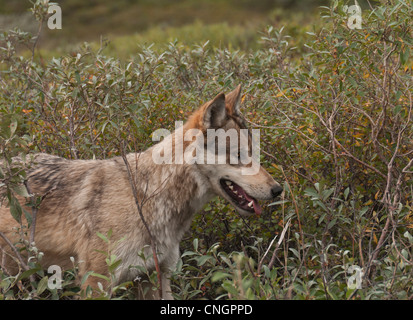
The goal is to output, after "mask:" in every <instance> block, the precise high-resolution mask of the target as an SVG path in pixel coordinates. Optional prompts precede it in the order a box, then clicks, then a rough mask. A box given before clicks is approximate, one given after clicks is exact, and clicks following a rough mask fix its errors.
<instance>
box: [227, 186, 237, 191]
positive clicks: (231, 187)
mask: <svg viewBox="0 0 413 320" xmlns="http://www.w3.org/2000/svg"><path fill="white" fill-rule="evenodd" d="M228 188H229V189H230V190H233V189H234V187H233V186H228ZM234 192H236V191H234Z"/></svg>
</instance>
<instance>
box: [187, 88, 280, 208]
mask: <svg viewBox="0 0 413 320" xmlns="http://www.w3.org/2000/svg"><path fill="white" fill-rule="evenodd" d="M240 104H241V86H240V85H239V86H238V87H237V88H236V89H235V90H233V91H232V92H230V93H228V94H224V93H220V94H218V95H217V96H216V97H215V98H214V99H213V100H211V101H209V102H207V103H205V104H204V105H203V106H201V107H200V108H199V109H198V110H197V111H195V112H194V113H193V115H192V116H191V118H190V119H189V120H188V122H187V123H186V124H185V125H184V127H183V130H184V132H186V133H187V132H189V131H191V129H195V130H194V131H195V132H199V133H198V135H203V139H201V140H202V141H203V145H202V146H199V145H198V153H199V151H200V150H199V148H200V147H201V148H203V149H204V150H203V152H202V153H201V154H202V157H203V159H202V160H203V161H197V162H196V165H197V166H198V168H199V171H200V172H201V174H202V175H204V176H205V178H206V179H207V180H208V181H209V183H210V187H211V189H212V190H213V191H214V192H215V193H216V194H218V195H220V196H222V197H224V198H225V199H226V200H228V201H229V202H230V203H231V204H232V205H234V206H235V208H236V209H237V210H238V212H239V213H241V214H243V215H250V214H252V213H254V212H255V213H256V214H260V213H261V211H262V209H261V207H260V205H259V203H258V200H270V199H273V198H275V197H277V196H278V195H280V194H281V192H282V190H283V189H282V187H281V186H280V184H279V183H277V182H276V181H275V180H274V179H273V178H272V177H271V176H270V175H269V174H268V172H267V171H265V169H263V168H262V167H261V166H260V164H259V154H258V153H259V141H256V140H257V139H254V134H253V132H251V131H250V130H248V128H247V126H246V123H245V121H244V119H243V118H242V116H241V113H240ZM194 136H195V135H194ZM255 137H256V135H255ZM258 138H259V136H258ZM193 151H194V152H195V150H193ZM201 151H202V150H201ZM257 151H258V153H257ZM198 160H200V159H199V154H198Z"/></svg>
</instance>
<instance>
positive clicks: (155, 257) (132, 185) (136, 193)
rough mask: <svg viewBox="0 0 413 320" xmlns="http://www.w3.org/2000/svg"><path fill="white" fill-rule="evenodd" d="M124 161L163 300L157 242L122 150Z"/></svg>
mask: <svg viewBox="0 0 413 320" xmlns="http://www.w3.org/2000/svg"><path fill="white" fill-rule="evenodd" d="M122 159H123V161H124V162H125V166H126V170H127V173H128V178H129V182H130V184H131V187H132V192H133V197H134V198H135V204H136V207H137V208H138V213H139V217H140V218H141V220H142V223H143V225H144V226H145V229H146V231H147V232H148V235H149V239H150V242H151V249H152V254H153V260H154V263H155V269H156V272H157V278H158V283H159V287H158V293H159V298H160V299H162V276H161V268H160V267H159V261H158V256H157V254H156V244H155V241H154V239H153V236H152V234H151V231H150V228H149V225H148V223H147V222H146V220H145V218H144V216H143V213H142V207H143V205H144V203H143V202H144V201H142V203H140V202H139V199H138V191H137V189H136V183H135V179H133V176H132V172H131V169H130V165H129V162H128V160H127V159H126V155H125V152H124V150H122ZM136 166H137V164H136Z"/></svg>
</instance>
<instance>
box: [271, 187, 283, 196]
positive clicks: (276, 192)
mask: <svg viewBox="0 0 413 320" xmlns="http://www.w3.org/2000/svg"><path fill="white" fill-rule="evenodd" d="M281 192H283V188H282V187H281V186H280V185H275V186H273V187H272V188H271V194H272V197H273V198H276V197H278V196H279V195H280V194H281Z"/></svg>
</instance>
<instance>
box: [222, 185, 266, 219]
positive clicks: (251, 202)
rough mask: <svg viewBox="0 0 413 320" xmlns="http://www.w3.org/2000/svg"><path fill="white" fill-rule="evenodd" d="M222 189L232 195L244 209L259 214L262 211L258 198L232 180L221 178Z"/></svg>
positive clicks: (236, 202)
mask: <svg viewBox="0 0 413 320" xmlns="http://www.w3.org/2000/svg"><path fill="white" fill-rule="evenodd" d="M220 183H221V186H222V189H224V191H225V192H226V193H227V194H228V195H229V196H230V197H231V199H232V200H233V202H235V204H236V205H237V206H238V207H239V208H241V209H242V210H245V211H248V212H251V213H254V212H255V214H257V215H259V214H261V212H262V208H261V206H260V205H259V203H258V201H257V199H255V198H253V197H251V196H250V195H248V194H247V193H246V192H245V190H244V189H242V188H241V187H240V186H239V185H237V184H236V183H234V182H232V181H231V180H226V179H221V180H220Z"/></svg>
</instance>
